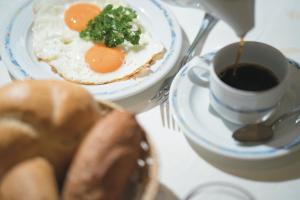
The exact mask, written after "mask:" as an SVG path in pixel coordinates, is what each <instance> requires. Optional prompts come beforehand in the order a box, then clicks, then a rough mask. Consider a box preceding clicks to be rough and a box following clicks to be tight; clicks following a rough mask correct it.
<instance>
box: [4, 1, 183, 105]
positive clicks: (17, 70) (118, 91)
mask: <svg viewBox="0 0 300 200" xmlns="http://www.w3.org/2000/svg"><path fill="white" fill-rule="evenodd" d="M128 3H129V4H130V5H131V6H132V7H133V8H134V9H135V10H136V11H137V12H138V14H139V17H140V19H141V21H142V22H143V24H144V25H145V26H146V28H147V30H149V31H150V33H152V35H153V37H154V38H156V39H157V40H159V41H161V42H162V43H163V45H164V46H165V48H166V50H167V51H166V54H165V56H164V58H163V59H161V60H159V61H158V62H157V63H156V64H155V65H153V66H152V67H151V70H152V71H153V73H152V74H150V75H147V76H144V77H140V78H137V79H135V80H129V81H122V82H118V83H112V84H107V85H98V86H84V87H86V88H87V89H88V90H89V91H90V92H91V93H92V94H94V95H95V96H96V97H98V98H103V99H106V100H120V99H123V98H125V97H129V96H132V95H135V94H137V93H140V92H143V91H144V90H146V89H147V88H149V87H151V86H152V85H153V84H155V83H157V82H158V81H160V80H161V79H163V78H164V77H165V76H166V75H167V74H168V72H169V71H170V70H171V69H172V68H173V67H174V65H175V63H176V61H177V59H178V57H179V54H180V51H181V45H182V35H181V29H180V27H179V25H178V23H177V21H176V19H175V17H174V15H173V14H172V13H171V12H170V11H169V10H168V9H167V8H166V7H165V6H164V5H163V4H162V3H161V1H158V0H148V1H145V0H139V1H136V0H135V1H133V0H132V1H129V0H128ZM32 7H33V0H27V1H25V2H24V3H23V4H21V5H19V4H18V5H16V6H15V8H14V10H12V11H11V13H10V14H11V16H10V18H9V19H10V20H8V21H6V22H5V23H6V24H5V25H4V26H3V27H4V28H5V31H4V33H3V35H2V36H0V41H1V42H0V45H1V51H2V54H3V55H2V57H3V61H4V63H5V64H6V65H7V67H8V69H9V71H10V73H11V74H12V75H13V76H14V77H15V78H16V79H24V78H33V79H61V78H60V77H59V76H58V75H57V74H55V73H53V72H52V71H51V69H50V67H49V66H48V65H47V64H45V63H41V62H38V61H37V60H36V58H35V56H34V55H33V53H32V45H31V41H30V40H31V38H32V32H31V26H32V23H33V20H34V16H33V13H32Z"/></svg>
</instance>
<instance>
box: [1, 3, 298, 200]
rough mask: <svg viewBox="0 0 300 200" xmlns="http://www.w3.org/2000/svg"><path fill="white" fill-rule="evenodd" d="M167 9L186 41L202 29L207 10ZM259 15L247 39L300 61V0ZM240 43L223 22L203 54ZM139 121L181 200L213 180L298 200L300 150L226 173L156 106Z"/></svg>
mask: <svg viewBox="0 0 300 200" xmlns="http://www.w3.org/2000/svg"><path fill="white" fill-rule="evenodd" d="M18 1H19V2H21V1H22V0H14V1H9V0H1V1H0V10H1V11H2V12H1V14H0V17H2V19H3V16H4V15H5V12H3V11H4V9H5V10H9V7H10V6H13V5H12V4H15V3H16V2H18ZM168 7H169V8H170V9H171V10H172V11H173V12H174V14H175V15H176V17H177V18H178V22H179V23H180V25H181V26H182V29H183V32H184V37H185V38H186V39H187V40H189V41H192V40H193V38H194V37H195V35H196V33H197V31H198V28H199V25H200V23H201V19H202V17H203V12H202V11H201V10H198V9H192V8H181V7H175V6H170V5H168ZM256 17H257V20H256V27H255V29H254V30H253V31H251V33H250V34H248V36H247V38H246V39H247V40H255V41H262V42H265V43H268V44H271V45H273V46H275V47H276V48H279V49H280V50H281V51H282V52H283V53H284V54H285V55H287V56H288V57H290V58H293V59H295V60H296V61H298V62H300V37H299V35H300V1H299V0H276V1H274V0H257V1H256ZM4 19H5V18H4ZM197 19H198V20H197ZM0 25H1V24H0ZM0 27H1V26H0ZM237 41H238V38H237V37H236V36H235V34H234V33H233V31H232V30H231V29H230V28H229V27H228V26H227V25H226V24H224V23H223V22H220V23H219V24H218V25H217V26H216V28H215V29H214V30H213V31H212V33H211V34H210V36H209V38H208V40H207V43H206V45H205V47H204V50H203V53H207V52H211V51H215V50H217V49H219V48H221V47H223V46H224V45H226V44H229V43H232V42H237ZM0 73H3V72H0ZM138 120H139V121H140V123H141V124H142V125H143V127H144V128H145V130H146V131H147V132H148V134H149V135H150V137H151V138H152V140H153V142H154V144H155V146H156V148H157V149H156V150H157V152H158V156H159V163H160V173H159V177H160V181H161V183H162V184H163V185H165V186H166V187H167V188H169V189H170V190H172V191H173V192H174V193H175V194H176V195H177V197H178V199H183V198H184V197H186V195H187V194H188V193H189V192H190V191H191V190H192V189H193V188H195V187H196V186H198V185H200V184H205V183H209V182H215V181H217V182H220V181H222V182H228V183H233V184H235V185H238V186H240V187H242V188H244V189H246V190H247V191H249V192H250V193H251V194H252V195H253V196H254V199H256V200H267V199H272V200H282V199H288V200H299V199H300V170H299V169H300V152H299V156H298V159H297V158H295V159H294V161H293V162H288V163H286V164H284V165H283V166H281V167H274V168H270V169H260V170H252V171H251V172H249V171H248V172H247V170H241V169H238V168H237V169H234V168H232V169H226V168H225V167H224V166H222V165H220V164H216V163H212V162H210V161H209V160H204V159H203V158H202V157H201V156H200V155H198V154H197V153H195V152H194V151H193V150H192V148H191V147H190V146H189V144H188V143H187V141H186V139H185V137H184V135H183V134H182V133H179V132H174V131H171V130H168V129H167V128H164V127H163V126H162V122H161V118H160V111H159V108H158V107H156V108H154V109H152V110H149V111H147V112H145V113H142V114H139V115H138ZM297 155H298V154H297ZM166 199H170V200H172V199H171V198H166Z"/></svg>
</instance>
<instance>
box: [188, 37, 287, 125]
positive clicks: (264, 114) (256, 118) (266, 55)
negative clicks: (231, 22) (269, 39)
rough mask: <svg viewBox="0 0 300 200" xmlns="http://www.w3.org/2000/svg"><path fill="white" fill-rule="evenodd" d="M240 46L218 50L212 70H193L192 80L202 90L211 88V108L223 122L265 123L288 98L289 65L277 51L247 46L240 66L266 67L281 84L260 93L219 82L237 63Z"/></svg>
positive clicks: (204, 67) (259, 45) (203, 65)
mask: <svg viewBox="0 0 300 200" xmlns="http://www.w3.org/2000/svg"><path fill="white" fill-rule="evenodd" d="M238 45H239V43H234V44H230V45H228V46H226V47H224V48H222V49H221V50H219V51H218V52H217V53H216V55H215V57H214V60H213V63H212V66H210V65H208V64H207V63H204V62H203V63H201V64H200V65H197V66H194V67H192V68H191V69H190V71H189V78H190V79H191V80H192V81H193V82H194V83H196V84H198V85H200V86H202V87H203V86H204V87H209V90H210V105H211V107H212V108H213V109H214V110H215V111H216V112H217V113H218V114H219V115H220V116H221V117H223V118H224V119H226V120H228V121H230V122H233V123H236V124H251V123H259V122H263V121H265V120H267V119H268V118H269V117H270V116H271V115H272V114H273V113H274V111H275V110H276V108H277V107H278V105H279V103H280V101H281V99H282V97H283V95H284V94H285V91H286V87H287V82H288V71H289V70H288V69H289V68H288V65H289V64H288V61H287V59H286V57H285V56H284V55H283V54H282V53H281V52H280V51H279V50H277V49H275V48H274V47H271V46H269V45H267V44H264V43H259V42H246V43H245V47H244V50H243V53H242V55H241V59H240V63H252V64H254V65H255V64H256V65H260V66H264V67H265V68H267V69H268V70H270V71H271V72H273V74H274V75H275V76H276V77H277V78H278V80H279V84H278V85H277V86H275V87H273V88H270V89H268V90H264V91H259V92H254V91H246V90H240V89H237V88H234V87H231V86H229V85H228V84H226V83H225V82H223V81H222V80H221V79H220V78H219V76H218V73H220V72H222V71H223V70H224V69H225V68H227V67H229V66H232V65H233V64H234V63H235V59H236V56H237V51H238ZM253 81H255V80H253Z"/></svg>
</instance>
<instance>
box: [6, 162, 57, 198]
mask: <svg viewBox="0 0 300 200" xmlns="http://www.w3.org/2000/svg"><path fill="white" fill-rule="evenodd" d="M0 192H1V194H2V198H1V200H28V199H30V200H58V199H59V197H58V191H57V185H56V180H55V174H54V170H53V167H52V166H51V164H50V163H49V162H48V161H47V160H45V159H43V158H34V159H31V160H27V161H24V162H22V163H20V164H18V165H16V166H15V167H14V168H12V170H11V171H9V172H8V173H7V174H6V176H5V177H4V179H3V181H2V184H1V186H0Z"/></svg>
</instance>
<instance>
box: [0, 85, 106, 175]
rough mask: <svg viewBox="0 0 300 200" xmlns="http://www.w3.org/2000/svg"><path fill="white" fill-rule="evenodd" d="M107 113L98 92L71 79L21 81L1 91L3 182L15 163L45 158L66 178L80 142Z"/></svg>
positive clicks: (0, 120)
mask: <svg viewBox="0 0 300 200" xmlns="http://www.w3.org/2000/svg"><path fill="white" fill-rule="evenodd" d="M100 116H101V114H100V111H99V109H98V106H97V104H96V103H95V102H94V100H93V98H92V96H91V95H90V94H89V93H88V92H87V91H86V90H84V89H83V88H81V87H79V86H77V85H75V84H71V83H67V82H65V81H54V80H53V81H50V80H49V81H48V80H43V81H42V80H39V81H38V80H26V81H15V82H13V83H11V84H9V85H6V86H5V87H3V88H1V89H0V163H1V165H0V180H1V177H2V176H3V175H4V174H5V173H6V172H7V171H8V170H9V169H10V168H11V167H13V166H14V165H16V164H17V163H19V162H22V161H23V160H25V159H28V158H32V157H36V156H42V157H45V158H46V159H48V160H49V161H50V162H51V163H52V164H53V166H54V168H55V170H56V172H57V174H58V177H62V174H64V172H65V170H66V169H67V167H68V165H69V163H70V161H71V158H72V156H73V154H74V152H75V150H76V148H77V147H78V144H79V142H80V141H81V139H82V137H83V136H84V135H85V133H86V132H88V130H89V129H90V127H91V126H92V125H93V124H94V123H95V122H96V121H97V120H98V119H99V118H100Z"/></svg>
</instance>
